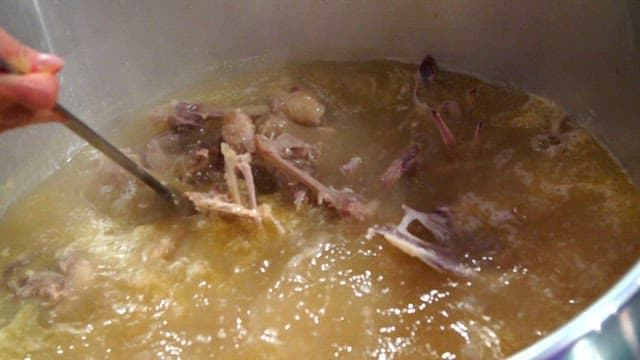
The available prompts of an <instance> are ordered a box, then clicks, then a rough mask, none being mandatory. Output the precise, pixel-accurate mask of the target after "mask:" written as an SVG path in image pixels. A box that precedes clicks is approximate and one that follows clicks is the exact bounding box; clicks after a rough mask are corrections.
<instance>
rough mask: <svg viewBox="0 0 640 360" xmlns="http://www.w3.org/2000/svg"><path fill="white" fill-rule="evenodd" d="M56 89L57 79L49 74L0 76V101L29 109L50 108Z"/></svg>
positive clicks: (57, 86) (53, 102) (52, 104)
mask: <svg viewBox="0 0 640 360" xmlns="http://www.w3.org/2000/svg"><path fill="white" fill-rule="evenodd" d="M58 88H59V83H58V79H57V78H56V76H55V75H53V74H49V73H33V74H26V75H17V74H2V75H1V76H0V99H2V100H5V101H9V102H15V103H18V104H20V105H22V106H25V107H27V108H30V109H50V108H52V107H53V106H54V105H55V104H56V101H57V98H58Z"/></svg>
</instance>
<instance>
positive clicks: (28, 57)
mask: <svg viewBox="0 0 640 360" xmlns="http://www.w3.org/2000/svg"><path fill="white" fill-rule="evenodd" d="M0 58H2V59H4V60H5V61H6V62H7V64H9V65H10V66H11V67H12V68H13V69H15V70H16V71H18V72H20V73H32V72H46V73H51V74H55V73H57V72H58V71H60V69H62V66H63V65H64V61H63V60H62V59H61V58H59V57H57V56H55V55H51V54H42V53H40V52H38V51H36V50H34V49H32V48H30V47H28V46H26V45H23V44H21V43H20V42H19V41H18V40H17V39H16V38H14V37H13V36H11V35H10V34H9V33H7V32H6V31H4V30H3V29H2V28H0Z"/></svg>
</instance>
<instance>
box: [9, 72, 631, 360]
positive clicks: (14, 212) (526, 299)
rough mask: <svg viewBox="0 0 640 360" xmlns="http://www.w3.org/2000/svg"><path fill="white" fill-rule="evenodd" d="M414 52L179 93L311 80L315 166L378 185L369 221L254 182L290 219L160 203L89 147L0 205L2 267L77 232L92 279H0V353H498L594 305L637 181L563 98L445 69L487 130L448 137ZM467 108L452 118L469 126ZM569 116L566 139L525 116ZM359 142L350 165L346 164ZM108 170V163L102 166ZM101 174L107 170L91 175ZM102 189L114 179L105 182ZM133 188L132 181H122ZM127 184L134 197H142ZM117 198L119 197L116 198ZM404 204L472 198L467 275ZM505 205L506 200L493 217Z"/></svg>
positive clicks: (135, 127) (423, 206)
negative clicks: (405, 212)
mask: <svg viewBox="0 0 640 360" xmlns="http://www.w3.org/2000/svg"><path fill="white" fill-rule="evenodd" d="M414 72H415V66H414V65H407V64H401V63H397V62H390V61H377V62H365V63H328V62H314V63H305V64H293V65H286V66H281V67H277V68H273V69H271V70H268V71H261V72H259V73H254V74H248V75H244V76H239V77H237V78H234V79H233V81H222V82H217V83H213V84H212V85H211V87H210V88H209V89H208V90H207V91H205V92H198V94H193V97H191V98H190V99H194V100H198V101H206V102H209V103H215V104H221V105H246V104H265V103H268V101H269V97H270V96H271V94H272V93H273V91H274V89H275V90H277V89H286V88H288V87H290V86H292V85H296V86H302V87H304V88H307V89H310V90H311V91H313V92H314V93H315V94H317V96H318V97H319V98H320V99H321V100H322V101H323V103H324V104H325V105H326V108H327V113H326V115H325V120H326V123H327V126H330V127H331V128H332V130H331V131H325V130H326V129H325V130H308V129H306V128H299V129H298V130H299V131H296V134H295V135H296V136H299V137H300V138H302V139H303V140H306V141H310V142H318V141H319V142H321V143H322V158H321V159H320V162H319V164H318V173H319V179H320V180H322V181H323V182H324V183H325V184H330V185H333V186H335V187H337V188H340V187H344V186H347V187H349V188H352V189H354V190H355V191H356V192H358V193H360V194H363V195H364V196H366V197H367V198H369V199H377V200H379V201H380V203H381V204H382V205H381V206H380V208H379V209H378V211H377V213H376V215H375V216H374V217H373V218H372V219H368V220H366V221H365V222H357V221H354V220H352V219H340V218H339V217H337V216H336V215H335V214H334V213H332V212H331V211H330V210H327V209H324V208H322V207H318V206H307V207H305V208H304V209H303V210H301V211H300V212H296V211H295V209H294V207H293V205H292V204H291V202H290V200H289V199H288V198H286V197H285V196H282V195H281V194H270V195H261V196H260V198H259V201H260V202H267V203H269V204H271V205H272V206H273V208H274V213H275V215H276V217H278V219H280V221H282V223H283V224H284V226H285V227H286V229H287V232H286V234H285V235H278V234H277V233H275V232H272V231H260V230H259V229H258V228H256V227H255V226H253V225H252V224H247V223H244V222H242V221H235V220H231V219H222V218H220V217H209V216H205V215H194V216H189V217H185V216H180V215H175V214H173V215H172V214H166V213H165V212H164V211H162V209H160V208H156V206H157V204H156V203H155V202H154V201H153V200H148V199H152V198H153V197H152V194H147V195H149V196H148V197H145V196H143V197H142V198H144V199H147V200H145V201H146V202H142V203H135V204H134V205H135V206H133V207H127V206H130V205H131V204H130V203H127V201H126V200H127V199H126V196H131V197H133V198H135V196H137V194H139V193H142V194H143V195H145V193H146V192H148V191H149V190H148V189H146V188H144V187H142V186H140V187H136V188H134V189H129V190H130V192H129V193H127V194H122V193H115V195H113V196H115V198H114V197H113V196H111V197H110V196H96V194H103V195H104V194H108V193H109V191H110V189H108V188H105V187H104V186H108V181H107V182H106V183H105V182H104V181H99V180H98V182H97V183H96V181H97V180H96V174H100V172H99V166H100V157H99V156H98V155H97V154H96V153H95V152H94V151H93V150H90V149H87V150H84V151H82V152H81V153H79V154H78V155H77V156H75V157H74V159H73V160H72V161H70V163H69V164H68V165H67V166H66V167H65V168H63V169H62V170H60V171H59V172H57V173H56V174H54V175H53V176H51V177H50V178H49V179H48V180H47V181H45V182H44V183H43V184H41V185H40V186H38V187H37V188H35V189H33V191H31V192H30V193H29V194H27V195H25V196H24V197H23V198H22V199H21V200H19V201H18V202H16V203H15V204H14V205H13V206H12V207H11V208H10V209H9V211H8V212H7V213H6V214H5V215H4V217H3V218H2V220H1V222H0V238H1V239H2V243H1V244H0V246H1V249H0V269H6V268H7V267H8V266H10V264H12V263H14V262H15V261H16V260H17V259H19V258H28V259H29V261H30V265H29V266H30V268H31V269H32V270H33V271H38V270H43V269H52V268H54V267H55V266H56V262H57V261H58V259H59V258H60V256H61V254H63V253H65V252H69V251H72V252H73V253H74V254H75V256H77V257H80V258H82V259H85V260H86V261H87V262H88V263H89V264H90V269H91V280H90V281H89V282H88V283H86V284H85V285H83V286H81V287H78V288H74V289H72V291H71V292H70V294H69V296H68V297H66V298H65V299H63V300H62V301H60V302H59V303H58V304H57V305H55V306H50V307H46V306H42V305H41V302H40V300H39V299H32V298H31V299H22V298H16V297H14V296H12V294H11V292H10V291H9V290H8V289H7V288H6V287H5V288H3V289H2V290H1V292H0V326H1V328H0V354H1V355H0V357H2V358H27V357H29V358H34V359H35V358H54V357H56V356H59V357H61V358H114V359H117V358H125V357H126V358H133V359H148V358H167V359H171V358H185V359H200V358H213V357H215V358H318V359H326V358H331V357H347V358H363V357H372V358H378V359H390V358H398V359H404V358H446V359H454V358H502V357H505V356H507V355H510V354H512V353H514V352H516V351H518V350H520V349H522V348H523V347H525V346H527V345H529V344H531V343H533V342H534V341H536V340H537V339H539V338H541V337H543V336H545V335H546V334H548V333H549V332H551V331H552V330H554V329H555V328H557V327H558V326H559V325H561V324H562V323H564V322H566V321H567V320H569V319H570V318H571V317H572V316H574V315H576V314H577V313H578V312H579V311H581V310H582V309H584V308H585V307H586V306H588V305H589V304H590V303H591V302H593V301H594V300H595V299H596V298H597V297H599V296H600V295H601V294H602V293H603V292H604V291H606V290H607V289H608V288H609V287H610V286H611V285H612V284H613V283H614V282H615V281H617V280H618V278H619V277H620V276H621V275H622V274H623V273H624V272H625V271H626V270H627V269H628V268H629V267H630V266H631V265H632V264H633V262H634V261H635V260H636V259H637V257H638V255H639V254H640V244H639V243H638V240H639V239H640V224H638V222H637V219H639V218H640V194H639V193H638V191H637V189H636V188H635V187H634V186H633V185H632V184H631V183H630V180H629V179H628V177H627V176H626V175H625V173H624V172H623V171H622V169H620V168H619V167H618V165H617V164H616V163H615V161H614V160H613V159H612V158H611V156H610V155H609V154H608V153H607V152H606V151H605V150H604V149H603V148H602V146H600V144H599V143H598V142H597V141H596V140H595V139H593V138H592V137H591V136H590V135H589V134H588V133H587V132H586V131H585V130H583V129H581V128H579V127H577V126H575V125H574V124H572V123H571V122H570V121H568V120H566V118H565V117H566V115H565V114H564V113H563V112H562V111H561V110H560V109H558V108H557V107H556V106H555V105H553V104H551V103H550V102H547V101H545V100H543V99H540V98H537V97H535V96H531V95H529V94H527V93H525V92H523V91H520V90H517V89H512V88H508V87H504V86H499V85H495V84H489V83H486V82H482V81H480V80H478V79H475V78H473V77H469V76H465V75H459V74H453V73H446V72H445V73H442V74H441V76H440V77H439V78H438V83H437V86H434V87H433V88H432V89H430V90H429V91H428V92H422V93H421V96H423V97H424V99H425V100H428V101H429V102H430V103H438V102H440V101H442V100H450V99H455V100H460V99H464V96H465V94H466V92H467V91H468V90H469V89H470V88H473V87H475V88H477V89H478V91H479V94H480V96H479V98H478V103H477V107H476V108H475V109H474V113H473V117H474V119H482V120H483V121H484V124H485V127H484V129H483V130H482V134H481V139H482V142H481V143H480V147H479V150H477V151H471V150H465V149H466V148H465V147H464V146H461V149H462V150H460V152H461V153H460V154H458V155H456V156H453V157H452V156H451V154H448V153H447V152H446V151H444V147H443V146H442V141H441V140H440V138H439V136H438V133H437V130H436V128H435V126H434V125H433V123H432V122H431V119H430V118H427V117H425V116H424V115H422V114H419V113H417V112H416V111H415V109H414V108H413V106H412V103H411V86H412V76H413V73H414ZM130 121H132V122H133V123H131V124H129V125H127V126H125V127H126V128H127V129H128V130H126V131H124V132H123V136H122V139H123V141H124V142H125V143H127V144H128V145H129V147H130V148H131V149H132V152H134V153H135V152H136V151H138V150H139V149H140V148H141V146H142V145H144V144H145V143H146V141H147V140H148V139H149V137H150V136H152V135H153V134H154V131H155V130H153V128H152V127H150V126H148V124H149V119H148V116H138V117H136V118H134V119H131V120H130ZM473 124H474V123H471V122H465V121H452V122H450V123H449V126H450V127H451V128H452V130H453V132H454V133H455V134H456V136H457V138H458V140H459V142H460V143H462V144H465V143H466V142H468V141H469V140H470V139H471V138H472V136H473V127H474V126H473ZM558 124H562V125H561V131H562V132H563V133H564V134H567V136H566V137H565V138H564V139H565V140H566V143H563V144H560V145H558V146H555V145H554V146H550V147H548V145H549V144H540V142H541V140H540V139H539V138H537V137H536V136H537V135H539V134H542V133H544V132H545V131H548V129H549V128H551V127H554V126H557V125H558ZM415 132H419V133H420V134H421V136H423V138H424V139H425V144H426V146H425V147H426V150H425V153H424V154H425V155H424V158H423V161H422V162H421V164H420V166H419V168H418V171H417V172H416V173H415V174H413V175H412V176H408V177H403V178H402V180H401V181H400V182H398V183H397V184H396V185H395V187H393V188H392V189H391V190H385V189H383V188H381V187H380V186H379V184H378V183H377V179H378V178H379V177H380V175H381V174H382V173H383V172H384V170H385V168H386V167H387V166H388V165H389V163H390V162H391V161H392V160H393V159H394V158H395V157H397V156H398V155H399V153H400V152H401V151H402V149H403V148H405V147H406V146H407V144H408V143H409V139H410V134H411V133H415ZM353 156H359V157H361V158H362V160H363V162H362V165H361V167H360V169H358V171H357V172H356V173H355V175H354V176H344V175H343V174H342V173H340V171H338V167H339V165H341V164H344V163H345V162H347V161H348V160H349V159H350V158H351V157H353ZM102 180H104V179H102ZM96 184H99V185H98V186H97V185H96ZM111 194H113V193H111ZM123 199H124V200H123ZM136 199H137V198H136ZM114 201H123V204H125V208H126V209H128V210H129V212H127V213H122V212H120V211H118V208H114V205H113V204H114ZM402 204H407V205H409V206H411V207H413V208H415V209H418V210H421V211H431V210H432V209H434V208H435V207H437V206H442V205H447V206H450V207H452V208H454V209H457V211H459V212H461V213H463V214H465V216H464V219H465V223H464V224H463V225H462V226H463V227H464V229H465V230H466V233H467V234H470V235H469V240H468V241H469V246H470V247H473V248H474V249H477V248H480V249H485V248H486V249H489V250H488V251H480V252H478V253H479V254H483V255H482V256H483V257H484V258H482V259H475V260H478V261H479V263H480V264H481V265H480V268H481V271H480V272H479V276H478V277H477V278H474V279H464V278H457V277H455V276H450V275H447V274H442V273H438V272H436V271H434V270H433V269H431V268H429V267H427V266H426V265H424V264H423V263H422V262H420V261H418V260H416V259H414V258H410V257H408V256H407V255H405V254H404V253H402V252H401V251H399V250H398V249H396V248H394V247H393V246H391V245H390V244H389V243H387V242H386V241H385V240H384V239H383V238H381V237H376V238H373V239H371V240H367V239H365V237H364V235H365V233H366V229H367V227H368V226H370V225H372V224H376V223H377V224H383V223H397V222H398V221H399V220H400V218H401V217H402V211H401V209H400V207H401V205H402ZM505 218H507V219H508V220H504V219H505Z"/></svg>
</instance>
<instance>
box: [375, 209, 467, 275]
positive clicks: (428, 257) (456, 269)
mask: <svg viewBox="0 0 640 360" xmlns="http://www.w3.org/2000/svg"><path fill="white" fill-rule="evenodd" d="M402 209H403V210H404V212H405V214H404V216H403V217H402V220H401V221H400V224H398V225H396V226H393V225H385V226H378V225H375V226H372V227H370V228H369V230H368V231H367V235H366V237H367V239H369V240H370V239H372V238H373V237H374V236H376V235H381V236H382V237H384V238H385V239H386V240H387V241H388V242H389V243H390V244H392V245H393V246H395V247H397V248H398V249H400V250H401V251H403V252H404V253H406V254H407V255H410V256H413V257H416V258H418V259H420V260H421V261H422V262H424V263H425V264H427V265H428V266H430V267H432V268H433V269H435V270H437V271H440V272H445V273H451V274H455V275H458V276H462V277H471V276H474V274H475V273H474V271H473V270H472V269H470V268H469V267H467V266H466V265H464V264H463V263H461V262H460V261H459V259H458V256H457V255H456V254H455V252H454V251H453V249H452V247H451V244H450V243H451V239H452V237H453V235H454V230H453V224H452V213H451V211H450V210H449V209H447V208H440V209H438V210H437V211H436V212H433V213H423V212H420V211H417V210H414V209H412V208H410V207H408V206H406V205H403V206H402ZM414 221H417V222H419V223H420V224H421V225H422V226H423V227H424V228H426V229H427V230H429V231H430V232H431V233H432V234H433V236H434V238H435V239H436V240H437V241H438V242H439V244H433V243H430V242H427V241H425V240H423V239H421V238H419V237H417V236H415V235H413V234H412V233H410V232H409V225H410V224H411V223H413V222H414Z"/></svg>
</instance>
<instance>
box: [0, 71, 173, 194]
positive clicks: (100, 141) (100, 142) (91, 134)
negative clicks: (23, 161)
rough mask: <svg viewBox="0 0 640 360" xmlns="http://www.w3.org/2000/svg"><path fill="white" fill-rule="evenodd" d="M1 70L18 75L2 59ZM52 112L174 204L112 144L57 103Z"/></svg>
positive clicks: (156, 182)
mask: <svg viewBox="0 0 640 360" xmlns="http://www.w3.org/2000/svg"><path fill="white" fill-rule="evenodd" d="M2 69H6V70H8V71H10V72H13V73H19V72H18V71H16V69H14V68H12V67H11V66H9V65H8V64H7V63H5V62H4V61H3V60H2V59H0V70H2ZM54 111H56V112H58V113H59V114H60V115H62V116H63V117H64V118H65V120H66V121H64V122H63V123H64V125H65V126H66V127H67V128H68V129H69V130H71V131H73V132H74V133H75V134H76V135H78V136H80V137H81V138H82V139H84V140H85V141H87V142H88V143H89V144H91V145H93V146H94V147H95V148H96V149H98V150H100V151H101V152H102V153H103V154H105V155H106V156H107V157H108V158H109V159H111V160H113V161H114V162H115V163H117V164H118V165H120V166H122V167H123V168H124V169H125V170H127V171H128V172H130V173H131V174H133V175H134V176H135V177H137V178H138V179H140V180H141V181H142V182H144V183H145V184H147V185H148V186H149V187H150V188H152V189H153V190H154V191H155V192H156V193H158V194H159V195H160V196H163V197H165V198H167V199H169V200H171V202H172V203H176V201H177V196H176V194H175V193H174V192H173V191H171V189H169V188H168V187H167V186H166V185H164V184H162V183H161V182H160V181H159V180H158V179H156V178H155V177H153V176H152V175H151V174H149V172H147V171H146V170H145V169H144V168H142V167H141V166H140V165H138V164H136V163H135V162H134V161H133V160H131V159H130V158H129V157H128V156H126V155H125V154H123V153H122V152H121V151H120V150H119V149H118V148H116V147H115V146H114V145H113V144H111V143H110V142H108V141H107V140H106V139H105V138H103V137H102V136H100V135H99V134H98V133H96V132H95V131H94V130H93V129H91V128H90V127H89V126H87V124H85V123H84V122H82V120H80V119H78V118H77V117H76V116H75V115H73V114H72V113H71V112H70V111H69V110H67V109H66V108H65V107H64V106H62V105H60V104H59V103H57V104H56V106H55V107H54Z"/></svg>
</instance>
